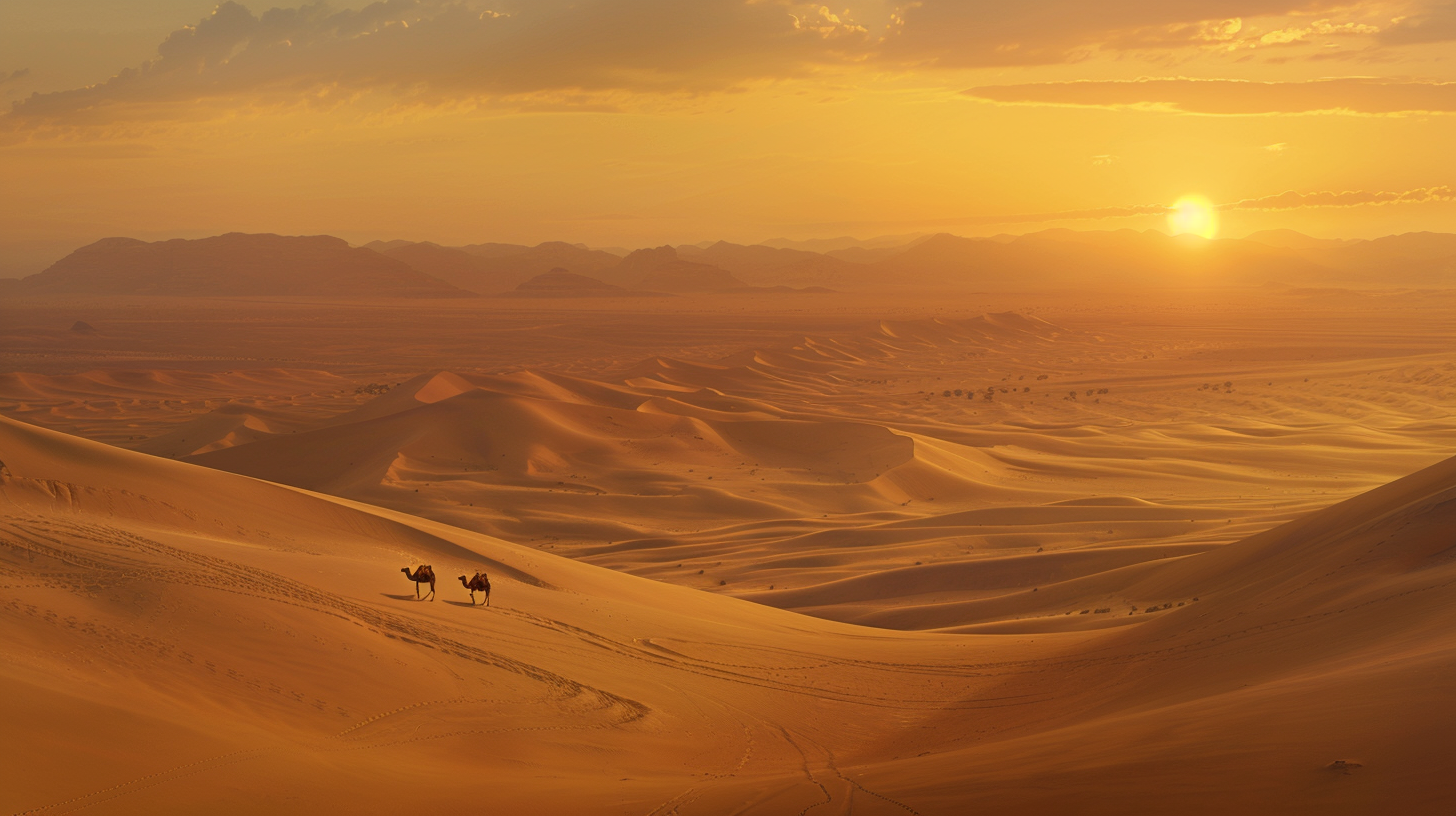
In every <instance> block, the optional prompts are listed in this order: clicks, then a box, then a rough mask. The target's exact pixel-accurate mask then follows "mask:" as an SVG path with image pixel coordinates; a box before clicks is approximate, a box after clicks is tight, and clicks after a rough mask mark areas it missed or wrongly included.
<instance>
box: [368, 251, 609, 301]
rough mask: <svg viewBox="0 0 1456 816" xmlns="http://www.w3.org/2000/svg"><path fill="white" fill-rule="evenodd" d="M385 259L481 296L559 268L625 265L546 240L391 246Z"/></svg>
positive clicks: (604, 254) (586, 271)
mask: <svg viewBox="0 0 1456 816" xmlns="http://www.w3.org/2000/svg"><path fill="white" fill-rule="evenodd" d="M391 243H394V242H391ZM385 254H386V255H388V256H389V257H391V258H395V259H397V260H400V261H403V262H405V263H407V264H409V265H410V266H412V267H414V268H415V269H418V270H419V271H421V272H425V273H427V274H430V275H433V276H435V277H437V278H440V279H441V280H444V281H448V282H449V283H452V284H454V285H455V286H458V287H460V288H462V289H467V290H469V291H471V292H475V293H478V294H488V293H491V292H501V291H504V290H507V289H513V288H515V287H516V286H519V285H520V284H522V283H524V282H525V281H527V280H529V279H530V278H531V277H532V276H534V275H540V274H543V273H546V272H550V271H551V270H553V269H558V268H559V269H566V270H568V271H571V272H576V273H578V274H583V275H587V274H594V273H597V272H601V271H602V270H605V269H611V268H613V267H615V266H617V265H618V264H619V263H621V260H622V259H621V258H619V257H617V256H616V255H613V254H611V253H609V252H599V251H597V250H592V249H587V248H585V247H583V246H580V245H576V244H568V243H564V242H562V241H548V242H546V243H544V244H539V245H537V246H534V247H528V246H523V245H520V244H469V245H467V246H463V247H446V246H440V245H439V244H433V243H430V242H428V241H422V242H419V243H405V244H401V245H396V246H393V247H392V248H390V249H388V250H386V252H385Z"/></svg>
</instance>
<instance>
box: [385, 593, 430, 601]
mask: <svg viewBox="0 0 1456 816" xmlns="http://www.w3.org/2000/svg"><path fill="white" fill-rule="evenodd" d="M379 594H380V595H383V596H384V597H386V598H393V599H394V600H396V601H424V600H429V597H430V596H428V595H426V596H425V597H423V598H416V597H415V596H413V595H391V594H390V593H388V592H381V593H379Z"/></svg>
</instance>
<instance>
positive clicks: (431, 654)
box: [0, 420, 1456, 814]
mask: <svg viewBox="0 0 1456 816" xmlns="http://www.w3.org/2000/svg"><path fill="white" fill-rule="evenodd" d="M0 451H3V458H4V463H5V469H4V472H3V476H0V478H3V481H0V514H3V515H0V565H3V573H0V575H3V577H0V582H3V585H4V602H3V603H0V619H3V620H4V625H3V626H0V643H3V654H4V655H5V656H6V659H5V660H4V661H3V662H0V684H3V686H4V688H5V692H6V693H5V695H4V698H3V699H4V702H3V703H0V706H3V712H4V719H5V721H6V722H7V723H11V724H13V725H14V726H15V727H17V728H18V729H19V730H20V731H21V732H22V733H25V734H26V735H27V738H26V739H25V740H10V741H7V742H6V743H5V747H4V748H3V749H0V752H3V760H4V762H5V765H6V767H9V768H11V769H13V770H16V771H17V773H16V774H15V777H14V778H15V779H17V780H19V782H18V783H13V784H11V785H8V786H7V788H6V803H7V804H8V805H10V806H11V808H12V809H13V810H16V811H20V812H42V813H45V812H65V811H67V810H75V809H79V808H85V809H86V810H88V811H89V812H95V813H121V812H157V811H169V810H170V811H179V810H199V809H205V810H208V811H209V812H219V813H233V812H236V813H248V812H253V813H255V812H260V811H265V810H266V811H268V812H278V813H303V812H313V811H317V810H319V809H321V808H328V809H339V808H345V807H348V808H355V809H358V808H363V809H366V810H376V809H381V808H397V807H452V806H453V807H461V806H472V807H474V806H478V805H479V803H480V801H481V790H482V787H488V789H489V792H490V795H489V799H490V802H491V804H492V806H493V807H496V808H499V809H503V810H525V809H527V808H529V809H531V810H534V811H536V812H587V811H590V812H602V813H652V812H657V813H664V812H674V811H675V812H678V813H683V814H711V813H723V812H740V813H764V814H776V813H783V812H786V811H787V812H801V811H804V810H806V809H811V808H815V806H816V805H818V808H816V809H820V810H828V811H831V812H848V811H850V810H853V812H856V813H860V812H863V813H907V812H908V813H920V814H939V813H946V814H950V813H963V812H967V811H968V810H972V811H973V810H981V811H989V812H1021V813H1066V812H1073V811H1075V812H1079V813H1109V814H1110V813H1127V812H1138V810H1139V809H1147V808H1156V809H1158V810H1159V811H1168V812H1178V813H1208V814H1212V813H1227V812H1230V811H1232V810H1240V809H1242V810H1248V809H1251V808H1253V809H1254V810H1256V812H1279V813H1362V812H1371V808H1377V807H1378V808H1381V809H1386V808H1388V809H1399V810H1402V811H1404V812H1412V813H1434V812H1440V811H1441V810H1442V809H1444V808H1449V807H1451V806H1452V805H1453V804H1456V797H1453V794H1452V793H1451V790H1450V788H1449V786H1447V785H1445V784H1444V780H1445V758H1446V757H1448V756H1449V755H1450V754H1451V751H1452V750H1453V748H1456V745H1453V740H1456V738H1453V737H1452V736H1451V735H1452V734H1453V733H1456V710H1453V709H1452V708H1451V706H1449V705H1448V704H1447V703H1448V701H1449V700H1450V699H1451V694H1452V693H1453V691H1456V686H1453V684H1456V680H1453V679H1452V678H1453V677H1456V674H1453V669H1456V639H1453V637H1452V635H1451V632H1452V631H1453V630H1456V557H1453V554H1452V549H1451V548H1452V542H1451V540H1450V535H1449V532H1450V530H1451V529H1452V526H1453V525H1456V460H1450V461H1447V462H1443V463H1441V464H1440V465H1437V466H1436V467H1433V468H1429V469H1427V470H1425V471H1422V472H1420V473H1417V474H1415V475H1413V476H1410V477H1408V478H1405V479H1402V480H1400V481H1397V482H1395V483H1393V484H1391V485H1388V486H1386V487H1383V488H1380V489H1378V490H1375V491H1372V492H1370V493H1368V494H1365V495H1363V496H1360V497H1358V498H1356V499H1353V500H1350V501H1347V502H1344V503H1342V504H1339V505H1336V506H1334V507H1331V508H1329V509H1327V510H1324V511H1321V512H1319V513H1316V514H1313V515H1311V516H1308V517H1306V518H1303V519H1300V520H1298V521H1296V522H1293V523H1291V524H1287V525H1283V526H1281V527H1278V528H1276V529H1274V530H1271V531H1269V532H1266V533H1263V534H1260V535H1257V536H1254V537H1252V538H1249V539H1247V540H1244V541H1241V542H1239V543H1236V544H1233V545H1230V546H1227V547H1224V548H1222V549H1219V550H1216V551H1213V552H1207V553H1202V554H1199V555H1194V556H1190V557H1187V558H1181V559H1174V560H1169V561H1168V562H1166V563H1161V564H1157V565H1156V566H1155V567H1150V568H1147V569H1145V570H1144V571H1142V572H1140V573H1137V574H1133V575H1129V576H1127V580H1126V582H1125V584H1124V585H1123V587H1122V588H1121V589H1122V592H1123V593H1124V595H1125V596H1126V597H1127V598H1128V599H1129V600H1130V603H1129V605H1128V606H1124V607H1120V608H1118V609H1115V610H1113V611H1111V612H1109V613H1102V614H1101V615H1098V614H1097V613H1089V617H1101V618H1104V619H1107V620H1108V621H1109V622H1110V620H1111V618H1113V617H1117V618H1120V620H1119V621H1118V622H1119V624H1120V625H1118V626H1112V627H1102V628H1088V629H1085V630H1082V631H1068V632H1061V633H1057V634H1035V633H1034V632H1031V631H1028V632H1026V633H1022V634H1003V635H987V634H960V635H957V634H936V633H904V632H888V631H884V630H873V629H863V628H856V627H851V626H846V625H843V624H839V623H834V622H830V621H823V620H817V619H813V618H806V617H802V616H798V615H795V614H792V613H789V612H784V611H780V610H775V609H772V608H769V607H764V606H759V605H756V604H750V603H746V602H743V601H739V600H734V599H731V598H725V597H720V596H715V595H711V594H708V593H703V592H696V591H693V590H689V589H684V588H680V587H674V586H670V585H665V584H660V583H656V582H651V581H646V580H643V579H641V578H636V577H633V576H629V575H623V574H619V573H614V572H611V571H608V570H603V569H600V568H597V567H593V566H590V565H587V564H582V563H579V562H574V561H569V560H566V559H561V558H556V557H553V556H551V555H549V554H544V553H540V552H534V551H531V550H528V549H525V548H522V547H518V546H514V545H511V544H507V543H505V542H502V541H499V540H496V539H491V538H489V537H486V536H481V535H477V534H472V533H469V532H466V531H463V530H459V529H455V528H451V527H447V526H444V525H440V524H437V523H433V522H429V521H425V520H422V519H418V518H413V517H410V516H405V515H401V514H395V513H392V512H390V511H387V510H379V509H375V508H370V507H367V506H363V505H355V504H351V503H349V502H346V501H342V500H338V499H330V498H325V497H321V496H317V495H313V494H309V493H305V492H302V491H299V490H295V489H292V488H287V487H282V486H277V485H271V484H267V483H263V482H258V481H254V480H251V479H248V478H246V477H242V476H237V475H233V474H228V473H223V472H219V471H214V470H207V469H202V468H198V467H196V466H193V465H189V464H186V463H181V462H173V461H168V460H164V459H158V458H155V457H146V456H144V455H142V454H137V453H133V452H128V451H123V450H119V449H116V448H111V447H107V446H104V445H100V444H97V443H92V442H86V441H83V440H79V439H76V438H74V437H67V436H63V435H61V434H57V433H55V432H51V431H44V430H41V429H38V428H35V427H33V426H26V425H23V424H20V423H16V422H13V421H10V420H0ZM1070 507H1071V509H1073V510H1075V509H1076V508H1075V506H1074V505H1073V506H1070ZM418 563H431V564H433V565H434V566H435V568H436V572H437V573H438V574H439V576H440V578H441V579H442V580H441V582H440V583H439V585H438V587H437V592H438V597H439V600H438V601H436V602H417V601H416V600H415V595H414V590H413V587H412V585H411V584H410V582H408V581H407V580H405V579H404V577H403V576H402V575H400V573H399V572H398V570H399V567H401V566H404V565H405V564H410V565H414V564H418ZM480 568H483V569H487V570H489V571H490V573H491V575H492V578H493V580H494V583H495V587H494V589H495V592H494V596H493V598H492V605H491V606H490V607H489V608H486V607H476V608H471V607H470V606H469V605H468V600H467V595H466V593H465V591H464V590H463V588H461V587H459V585H458V582H456V583H454V584H452V583H451V581H453V580H454V576H455V575H458V574H460V573H465V572H468V571H470V570H473V569H480ZM1133 603H1135V605H1136V609H1133V608H1131V607H1132V604H1133ZM1013 611H1015V610H1013ZM1129 613H1131V614H1129ZM1077 614H1078V613H1077V612H1073V617H1076V616H1077ZM1063 617H1065V616H1063ZM103 747H104V748H103ZM78 752H82V753H84V755H85V756H86V762H85V769H84V771H83V770H80V769H79V768H78V765H77V761H76V756H77V753H78ZM1337 761H1342V762H1344V763H1345V765H1344V766H1336V767H1331V764H1332V763H1335V762H1337ZM1230 780H1237V784H1230ZM810 812H812V810H811V811H810Z"/></svg>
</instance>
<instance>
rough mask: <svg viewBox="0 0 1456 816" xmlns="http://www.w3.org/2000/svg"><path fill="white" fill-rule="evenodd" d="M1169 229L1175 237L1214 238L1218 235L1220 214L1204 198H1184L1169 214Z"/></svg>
mask: <svg viewBox="0 0 1456 816" xmlns="http://www.w3.org/2000/svg"><path fill="white" fill-rule="evenodd" d="M1168 229H1169V230H1171V231H1172V232H1173V234H1174V235H1198V236H1201V237H1204V238H1212V237H1213V236H1215V235H1217V234H1218V212H1217V211H1216V210H1214V208H1213V204H1211V203H1209V201H1208V199H1206V198H1204V197H1203V196H1192V195H1190V196H1183V197H1182V198H1180V199H1178V203H1177V204H1174V205H1173V209H1172V210H1170V211H1169V212H1168Z"/></svg>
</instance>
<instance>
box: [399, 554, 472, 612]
mask: <svg viewBox="0 0 1456 816" xmlns="http://www.w3.org/2000/svg"><path fill="white" fill-rule="evenodd" d="M400 572H402V573H404V577H406V578H408V579H410V580H411V581H414V582H415V599H416V600H419V599H420V584H429V585H430V591H429V592H428V593H426V595H425V597H427V598H429V599H430V600H432V601H433V600H435V568H434V567H432V566H430V565H429V564H421V565H420V566H419V567H418V568H417V569H415V571H414V572H410V568H409V567H405V568H404V569H402V570H400ZM460 584H461V585H462V586H464V587H465V588H466V589H468V590H470V605H471V606H475V593H477V592H480V593H482V594H484V595H485V605H486V606H490V578H488V577H486V574H485V573H483V572H477V573H475V575H473V576H471V577H470V578H469V579H467V578H466V577H465V576H464V575H462V576H460Z"/></svg>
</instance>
